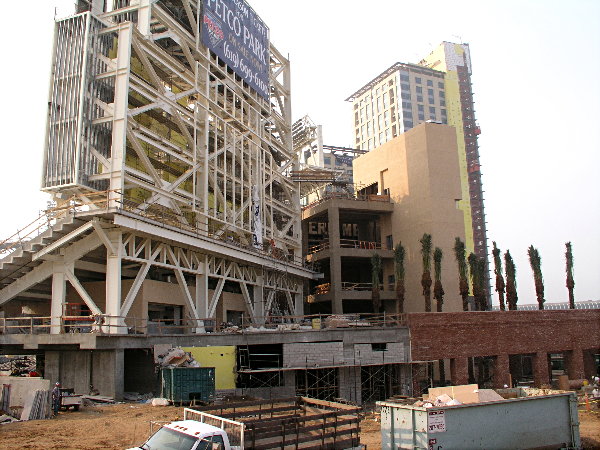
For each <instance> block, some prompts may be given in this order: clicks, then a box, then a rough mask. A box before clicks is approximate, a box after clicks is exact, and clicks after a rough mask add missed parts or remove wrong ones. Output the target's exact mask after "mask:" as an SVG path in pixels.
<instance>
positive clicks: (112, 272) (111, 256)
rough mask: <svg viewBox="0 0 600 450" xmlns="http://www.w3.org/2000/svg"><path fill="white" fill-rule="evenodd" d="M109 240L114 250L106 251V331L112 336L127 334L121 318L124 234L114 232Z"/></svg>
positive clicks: (110, 234)
mask: <svg viewBox="0 0 600 450" xmlns="http://www.w3.org/2000/svg"><path fill="white" fill-rule="evenodd" d="M108 238H109V239H110V242H111V244H112V247H113V249H114V253H113V252H112V251H111V249H109V248H107V249H106V311H105V313H106V315H107V316H108V317H107V318H106V321H105V323H106V325H110V326H108V327H105V331H106V332H107V333H110V334H127V328H126V326H125V319H124V318H123V317H121V254H122V248H123V243H122V233H121V232H120V231H113V232H110V233H108Z"/></svg>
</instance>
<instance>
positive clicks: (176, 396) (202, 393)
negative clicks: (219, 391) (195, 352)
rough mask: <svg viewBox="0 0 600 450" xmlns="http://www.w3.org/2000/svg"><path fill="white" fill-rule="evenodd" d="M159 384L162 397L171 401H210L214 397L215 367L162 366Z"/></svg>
mask: <svg viewBox="0 0 600 450" xmlns="http://www.w3.org/2000/svg"><path fill="white" fill-rule="evenodd" d="M161 386H162V397H163V398H166V399H167V400H169V401H171V402H173V403H191V402H195V401H200V402H204V403H210V402H212V401H213V400H214V398H215V368H214V367H169V368H164V369H162V370H161Z"/></svg>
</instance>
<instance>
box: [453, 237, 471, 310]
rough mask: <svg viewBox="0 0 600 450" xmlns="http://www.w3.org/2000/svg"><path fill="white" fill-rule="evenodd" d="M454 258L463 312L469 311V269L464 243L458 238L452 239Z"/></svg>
mask: <svg viewBox="0 0 600 450" xmlns="http://www.w3.org/2000/svg"><path fill="white" fill-rule="evenodd" d="M454 258H455V259H456V262H457V263H458V285H459V290H460V296H461V297H462V302H463V311H468V310H469V300H468V299H469V280H468V278H469V269H468V266H467V252H466V250H465V243H464V242H463V241H461V240H460V238H458V237H457V238H456V239H454Z"/></svg>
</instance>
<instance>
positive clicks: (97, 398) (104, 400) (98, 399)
mask: <svg viewBox="0 0 600 450" xmlns="http://www.w3.org/2000/svg"><path fill="white" fill-rule="evenodd" d="M81 398H82V399H83V400H84V401H85V403H86V405H87V404H88V402H92V403H96V404H98V403H100V404H110V403H115V399H114V398H112V397H105V396H103V395H82V396H81Z"/></svg>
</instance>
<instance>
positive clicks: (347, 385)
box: [338, 366, 362, 405]
mask: <svg viewBox="0 0 600 450" xmlns="http://www.w3.org/2000/svg"><path fill="white" fill-rule="evenodd" d="M338 375H339V383H340V392H339V395H340V397H341V398H345V399H346V400H349V401H351V402H354V403H356V404H358V405H360V404H361V401H362V398H361V389H362V384H361V379H360V367H358V366H352V367H340V368H339V374H338Z"/></svg>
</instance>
